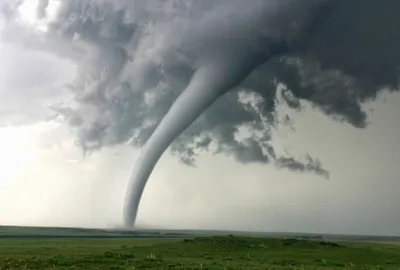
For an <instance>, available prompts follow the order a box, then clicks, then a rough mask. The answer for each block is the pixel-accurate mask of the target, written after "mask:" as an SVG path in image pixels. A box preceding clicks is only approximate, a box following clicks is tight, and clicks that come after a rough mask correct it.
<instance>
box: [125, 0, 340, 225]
mask: <svg viewBox="0 0 400 270" xmlns="http://www.w3.org/2000/svg"><path fill="white" fill-rule="evenodd" d="M338 1H339V0H268V1H267V0H261V1H249V3H248V5H245V6H243V1H236V0H233V1H232V2H230V3H229V4H227V6H223V7H220V9H219V11H220V12H217V14H218V16H211V17H208V18H207V17H206V18H205V19H204V20H203V21H202V22H200V23H199V24H198V28H197V31H196V28H194V29H193V31H192V34H193V35H196V34H199V35H200V33H201V35H200V37H198V39H200V40H198V42H188V44H191V46H192V48H189V49H192V51H194V52H195V53H193V55H194V57H195V61H194V62H195V71H194V73H193V76H192V78H191V79H190V82H189V83H188V85H187V87H186V89H185V90H184V91H183V92H182V93H181V95H180V96H179V97H178V98H177V99H176V100H175V102H174V103H173V104H172V106H171V107H170V109H169V111H168V112H167V114H166V115H165V116H164V118H163V119H162V120H161V122H160V123H159V124H158V126H157V128H156V129H155V130H154V132H153V133H152V135H151V136H150V138H149V139H148V141H147V142H146V144H145V145H144V146H143V148H142V149H141V153H140V155H139V158H138V160H137V162H136V166H135V168H134V170H133V172H132V175H131V178H130V181H129V184H128V190H127V194H126V198H125V205H124V225H125V228H126V229H128V230H129V229H133V228H134V225H135V221H136V216H137V212H138V209H139V204H140V200H141V197H142V194H143V191H144V189H145V186H146V183H147V180H148V178H149V177H150V175H151V173H152V171H153V169H154V167H155V166H156V164H157V162H158V160H159V159H160V157H161V156H162V154H163V153H164V152H165V150H166V149H167V148H168V147H169V145H170V144H171V143H172V142H173V141H174V140H175V138H177V137H178V136H179V135H180V134H181V133H182V132H183V131H185V130H186V129H187V128H188V127H189V126H190V125H191V124H192V123H193V122H194V121H195V120H196V119H197V118H198V117H199V116H200V115H201V114H202V113H203V112H204V111H205V110H206V109H207V108H208V107H210V106H211V105H212V104H213V103H214V102H215V101H216V100H217V99H218V98H219V97H220V96H221V95H223V94H224V93H226V92H227V91H229V90H230V89H232V88H234V87H235V86H237V85H238V84H239V83H240V82H242V81H243V80H244V79H245V78H246V77H247V76H248V75H249V74H250V73H251V72H252V71H253V70H254V69H256V68H257V67H258V66H259V65H261V64H263V63H265V62H267V61H268V60H269V59H271V58H272V57H276V56H279V55H282V54H285V53H291V52H295V51H296V48H300V47H302V45H303V44H304V41H305V40H308V38H310V36H312V35H313V33H314V32H315V30H316V29H317V28H318V27H319V26H321V25H322V24H323V23H324V22H326V20H327V19H328V18H329V15H330V13H331V12H330V13H327V12H326V11H327V10H329V11H332V10H333V4H334V3H336V2H338ZM246 2H247V1H246ZM241 6H242V7H241ZM224 15H226V17H224ZM221 18H223V19H221ZM224 18H225V19H226V20H224ZM321 18H322V20H321ZM189 36H190V35H189ZM196 46H198V47H196Z"/></svg>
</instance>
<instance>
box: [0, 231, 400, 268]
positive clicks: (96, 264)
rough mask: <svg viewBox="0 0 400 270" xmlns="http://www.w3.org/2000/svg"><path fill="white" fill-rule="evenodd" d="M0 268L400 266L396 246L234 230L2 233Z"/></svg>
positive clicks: (397, 246) (398, 251)
mask: <svg viewBox="0 0 400 270" xmlns="http://www.w3.org/2000/svg"><path fill="white" fill-rule="evenodd" d="M0 269H2V270H3V269H4V270H5V269H96V270H99V269H101V270H102V269H400V246H399V245H389V244H369V243H346V244H335V243H331V242H324V241H305V240H296V239H265V238H255V237H236V236H218V237H201V238H195V239H185V240H182V239H175V240H174V239H135V238H130V239H129V238H124V239H49V238H46V239H40V238H37V239H10V238H9V239H7V238H3V239H0Z"/></svg>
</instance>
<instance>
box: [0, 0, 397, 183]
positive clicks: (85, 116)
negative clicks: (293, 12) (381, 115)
mask: <svg viewBox="0 0 400 270" xmlns="http://www.w3.org/2000/svg"><path fill="white" fill-rule="evenodd" d="M228 2H229V3H230V4H231V5H236V6H237V8H242V9H243V10H244V12H245V10H246V8H245V6H246V5H248V4H249V3H251V4H254V5H256V4H257V3H259V2H260V1H256V0H254V1H246V4H244V2H243V1H239V0H234V1H228V0H203V1H200V0H199V1H195V0H194V1H179V0H174V1H172V0H171V1H158V0H150V1H149V0H148V1H144V0H135V1H124V0H120V1H107V0H99V1H86V0H69V1H63V2H62V3H61V5H60V7H59V8H58V12H57V15H56V16H55V18H54V19H53V20H51V21H49V22H48V29H47V32H43V33H33V32H30V31H29V30H28V29H27V28H26V27H25V26H22V25H20V24H19V23H18V22H17V21H13V20H12V18H14V16H11V15H10V14H15V12H16V11H15V10H16V8H17V7H18V3H17V2H12V4H10V3H11V2H4V3H2V2H0V3H1V5H2V9H1V10H2V11H3V14H5V15H3V17H4V18H9V19H8V20H7V27H5V28H4V31H3V33H2V36H4V37H5V38H4V40H7V38H8V39H9V40H19V41H21V40H24V42H26V41H27V40H28V41H29V43H28V44H30V46H34V47H35V48H37V49H40V50H47V51H51V52H54V53H56V54H57V55H59V56H61V57H65V58H68V59H72V60H73V61H74V62H75V63H76V64H77V77H76V78H75V80H74V81H73V82H71V84H70V85H69V90H70V91H71V93H72V94H73V95H74V98H73V100H72V101H71V102H69V103H64V104H63V105H62V106H60V105H55V106H53V108H54V110H55V111H57V112H58V113H59V114H62V115H63V116H64V117H65V119H66V121H67V122H68V123H69V124H70V125H71V126H72V127H74V129H75V130H76V134H77V140H78V142H79V145H80V146H81V147H82V148H83V149H84V150H85V151H93V150H96V149H100V148H101V147H104V146H112V145H116V144H120V143H124V142H131V143H132V144H134V145H135V146H137V147H140V146H142V145H143V144H144V143H145V142H146V141H147V139H148V138H149V137H150V135H151V134H152V132H153V131H154V129H155V128H156V126H157V124H158V123H159V122H160V120H161V119H162V117H163V116H164V115H165V114H166V112H167V111H168V110H169V108H170V106H171V104H172V103H173V102H174V101H175V99H176V98H177V97H178V96H179V94H180V93H181V92H182V91H183V89H184V88H185V87H186V86H187V84H188V82H189V79H190V78H191V76H192V74H193V72H194V70H195V69H196V66H195V63H194V59H195V58H196V57H197V56H198V54H202V53H204V50H207V46H218V48H221V49H222V50H223V49H224V46H230V45H231V42H225V43H224V42H222V43H212V42H210V41H212V38H213V33H212V32H203V31H202V30H203V29H205V28H204V27H203V26H202V25H201V24H199V22H201V21H202V18H204V17H205V16H220V15H221V14H220V13H219V12H220V11H218V12H215V10H222V11H221V12H223V11H224V9H223V8H221V7H223V6H224V5H227V3H228ZM299 2H301V1H300V0H299ZM21 3H22V1H21ZM38 3H39V5H38V8H37V11H38V14H37V16H38V18H42V19H43V20H45V19H46V16H45V14H46V9H48V8H49V6H50V5H51V1H50V2H49V3H48V2H47V1H39V2H38ZM232 3H233V4H232ZM399 10H400V3H399V2H398V1H396V0H382V1H375V0H353V1H338V6H337V7H336V8H335V10H334V12H333V13H332V14H331V16H330V19H329V20H328V22H327V23H326V24H324V26H323V27H321V29H318V31H317V32H315V34H314V35H313V38H312V39H311V40H310V42H309V43H308V44H307V46H304V48H303V49H302V50H301V51H297V52H296V53H292V54H290V55H284V56H281V57H276V58H274V59H271V61H269V62H268V63H266V64H264V65H262V66H260V67H258V68H257V69H256V70H254V71H253V72H252V73H251V74H250V75H249V76H248V77H247V78H246V80H244V81H243V82H242V83H241V84H240V85H238V86H237V87H235V89H233V90H232V91H230V92H228V93H226V94H225V95H223V96H222V97H221V98H219V99H218V101H217V102H216V103H214V104H213V105H212V106H211V107H210V108H209V109H208V110H206V111H205V112H204V113H203V114H202V115H201V117H199V118H198V119H197V120H196V121H195V122H194V123H193V124H192V125H191V126H190V127H189V128H188V129H187V130H186V131H185V132H184V133H183V134H181V136H179V138H177V139H176V140H175V141H174V142H173V143H172V145H171V151H172V153H173V154H174V155H176V156H177V157H178V158H180V159H181V160H182V161H183V162H184V163H185V164H189V165H193V164H194V163H195V160H196V155H198V154H199V153H201V152H203V151H207V152H212V153H216V154H227V155H230V156H232V157H234V158H235V159H236V160H238V161H239V162H243V163H250V162H260V163H273V164H276V166H278V167H283V168H288V169H290V170H295V171H312V172H315V173H318V174H321V175H324V176H327V175H328V172H327V171H326V170H324V169H323V168H322V165H321V164H320V162H319V161H318V160H317V159H315V158H311V157H310V156H309V154H308V153H307V154H305V156H304V158H302V159H301V160H300V159H299V160H297V159H295V158H294V157H291V156H290V155H289V156H287V155H283V154H282V153H279V152H278V151H277V150H276V149H275V148H274V146H273V144H272V130H273V129H274V128H276V127H277V126H279V125H281V124H282V121H279V116H278V113H277V110H276V108H277V106H278V105H279V104H280V103H282V102H284V103H285V104H286V105H287V106H289V107H290V108H292V109H296V110H301V108H302V106H301V104H302V103H303V102H307V103H310V104H312V105H313V106H314V107H315V108H316V109H318V110H321V111H323V112H324V113H325V114H326V115H327V116H329V117H332V118H334V119H337V120H338V121H343V122H345V123H346V124H349V125H352V126H354V127H355V128H364V127H366V126H367V124H368V119H367V114H366V113H365V112H364V111H363V107H362V104H363V102H365V101H368V100H371V99H374V98H375V97H376V96H377V95H378V94H379V91H381V90H383V89H390V90H392V91H396V90H397V89H398V66H399V63H400V21H399V20H400V19H399V18H400V17H399V16H398V15H399ZM243 16H245V14H244V15H243ZM221 18H223V16H221ZM217 19H218V18H217ZM203 21H204V20H203ZM223 23H224V20H222V19H221V21H220V24H222V25H223ZM237 27H240V25H239V26H237ZM211 29H212V28H211ZM232 29H233V28H232ZM264 30H265V29H256V30H255V29H249V31H264ZM21 36H23V37H24V38H23V39H22V38H21ZM237 38H241V37H237ZM222 40H223V39H222ZM260 46H262V44H261V45H260ZM278 86H281V87H278ZM279 89H280V90H279ZM285 123H286V122H284V123H283V124H285ZM310 154H312V153H310Z"/></svg>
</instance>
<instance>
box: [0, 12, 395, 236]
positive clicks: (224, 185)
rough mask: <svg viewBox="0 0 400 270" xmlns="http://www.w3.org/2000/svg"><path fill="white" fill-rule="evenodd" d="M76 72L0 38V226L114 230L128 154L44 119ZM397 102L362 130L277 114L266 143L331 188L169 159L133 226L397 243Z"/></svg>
mask: <svg viewBox="0 0 400 270" xmlns="http://www.w3.org/2000/svg"><path fill="white" fill-rule="evenodd" d="M24 16H25V17H27V16H28V15H24ZM19 44H20V43H19ZM78 67H80V68H82V67H81V66H78ZM78 72H79V70H78ZM76 73H77V65H76V63H74V62H73V61H71V60H69V59H67V58H65V57H64V58H61V57H60V54H54V53H52V52H46V51H43V50H39V51H38V50H35V49H31V48H27V47H25V48H24V47H21V46H18V45H17V43H10V42H9V41H7V42H6V40H0V123H1V127H0V149H1V151H0V164H1V170H0V224H13V225H46V226H84V227H113V226H120V225H121V223H122V204H123V200H124V196H125V188H126V186H127V181H128V178H129V175H130V173H131V170H132V168H133V165H134V163H135V159H136V157H137V155H138V152H137V151H136V150H135V149H133V148H132V147H131V146H128V145H127V144H126V143H120V144H117V145H115V146H112V147H105V148H103V149H101V150H99V151H95V152H93V153H92V154H91V155H89V156H86V157H83V154H82V149H81V148H80V147H79V146H78V145H77V144H76V134H75V133H74V131H73V130H72V129H71V127H70V126H69V125H67V124H66V123H65V122H64V123H63V122H62V121H58V120H60V119H58V120H54V119H53V118H51V117H52V116H53V114H54V112H53V111H51V110H50V109H49V107H50V106H52V105H53V104H57V103H59V102H64V101H65V100H68V99H70V98H71V94H70V92H68V89H67V88H66V87H65V85H66V84H67V83H70V82H71V81H73V80H74V79H75V76H76ZM398 104H400V94H399V93H386V92H381V93H380V96H379V98H378V99H377V100H376V101H374V102H369V103H366V104H365V105H364V107H365V109H366V111H368V115H369V118H368V121H369V122H370V125H369V126H368V127H367V128H365V129H357V128H355V127H354V126H352V125H350V124H347V123H340V122H338V121H334V120H332V118H330V117H328V116H327V115H326V114H324V113H322V112H321V111H320V109H312V108H307V109H305V110H304V111H303V112H297V111H295V110H290V109H288V108H285V109H286V110H288V111H289V113H290V115H291V116H292V118H293V122H294V127H295V129H296V131H295V132H293V131H290V129H288V128H282V129H281V130H279V132H278V134H277V135H276V136H274V140H273V143H274V145H275V146H276V148H283V147H284V148H286V149H287V150H289V151H290V152H291V153H292V154H294V155H298V156H299V157H301V156H303V155H304V154H305V153H309V154H310V155H311V156H313V157H317V158H318V159H319V160H320V161H321V163H322V164H323V167H324V169H326V170H328V171H329V172H330V179H329V180H326V179H324V178H322V177H319V176H316V175H314V174H311V173H310V174H308V173H303V174H299V173H295V172H290V171H287V170H278V169H276V168H274V167H273V166H272V165H265V164H262V165H261V164H241V163H238V162H237V161H235V160H234V159H233V158H232V157H226V156H224V155H223V154H221V155H217V156H211V155H210V154H207V153H203V154H201V155H200V157H199V159H198V161H197V166H196V167H195V168H193V167H188V166H185V165H182V164H181V163H180V161H179V160H178V159H176V158H174V157H171V155H170V154H169V153H167V154H166V155H164V156H163V158H162V159H161V160H160V162H159V163H158V165H157V167H156V169H155V171H154V172H153V174H152V176H151V178H150V181H149V184H148V186H147V188H146V190H145V194H144V197H143V201H142V203H141V208H140V211H139V216H138V223H139V225H142V226H152V227H166V228H196V229H198V228H205V229H235V230H257V231H302V232H329V233H359V234H391V235H393V234H396V235H400V227H399V226H398V225H399V224H400V211H398V206H399V199H398V196H399V195H400V193H399V190H400V181H399V179H398V176H399V175H400V167H399V166H398V163H399V161H400V154H399V153H400V146H399V144H398V138H399V137H400V122H399V121H398V115H399V113H400V108H399V106H398ZM38 119H41V120H40V121H38ZM46 119H47V120H48V119H53V120H48V121H46Z"/></svg>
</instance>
